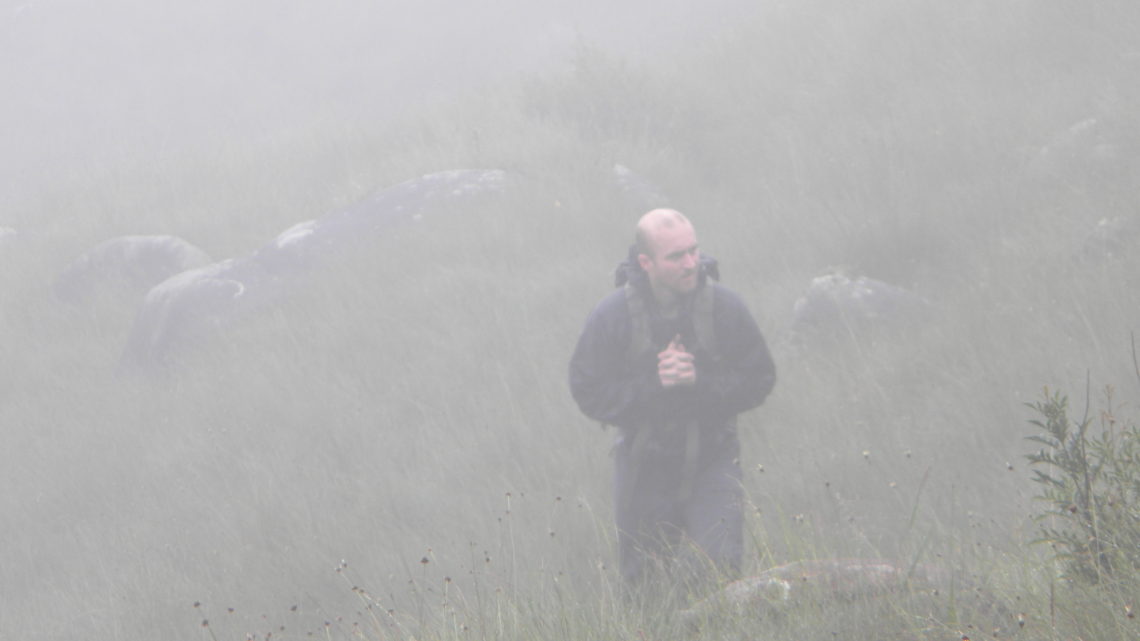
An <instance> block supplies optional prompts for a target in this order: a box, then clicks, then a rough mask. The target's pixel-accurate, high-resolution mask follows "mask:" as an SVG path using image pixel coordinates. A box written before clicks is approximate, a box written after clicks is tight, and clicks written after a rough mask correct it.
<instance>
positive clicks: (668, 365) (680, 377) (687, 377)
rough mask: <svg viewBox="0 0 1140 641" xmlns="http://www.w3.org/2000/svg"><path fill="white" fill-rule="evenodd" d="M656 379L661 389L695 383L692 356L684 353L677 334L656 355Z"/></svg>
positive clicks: (695, 373)
mask: <svg viewBox="0 0 1140 641" xmlns="http://www.w3.org/2000/svg"><path fill="white" fill-rule="evenodd" d="M657 377H658V378H659V379H660V380H661V386H662V387H666V388H668V387H678V386H690V385H694V384H696V382H697V369H696V366H695V365H694V364H693V355H692V354H690V353H689V352H687V351H685V346H684V345H682V344H681V335H680V334H678V335H677V336H675V337H674V338H673V340H671V341H669V345H668V346H667V347H666V348H665V349H664V350H662V351H661V352H659V353H658V354H657Z"/></svg>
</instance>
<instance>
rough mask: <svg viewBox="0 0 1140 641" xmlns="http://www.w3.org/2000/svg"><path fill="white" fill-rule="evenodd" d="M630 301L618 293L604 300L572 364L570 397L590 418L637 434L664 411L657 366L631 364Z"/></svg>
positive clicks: (587, 328) (584, 333)
mask: <svg viewBox="0 0 1140 641" xmlns="http://www.w3.org/2000/svg"><path fill="white" fill-rule="evenodd" d="M631 331H632V330H631V328H630V321H629V312H628V310H627V308H626V304H625V296H624V293H623V292H622V291H621V290H617V291H616V292H614V293H612V294H611V295H610V296H608V297H606V298H605V299H603V300H602V302H601V303H599V304H598V306H597V307H596V308H594V310H593V312H591V313H590V316H589V318H588V319H587V320H586V325H585V327H584V328H583V330H582V334H581V336H579V338H578V344H577V346H576V347H575V348H574V355H573V356H572V357H571V359H570V393H571V395H573V397H574V401H575V402H576V403H577V404H578V408H579V409H581V410H582V413H583V414H585V415H586V416H588V417H590V418H592V419H594V420H596V421H599V422H601V423H605V424H608V425H616V426H619V427H623V428H629V429H634V428H636V427H638V426H639V425H642V424H644V423H645V422H646V421H652V420H654V419H655V418H656V414H658V413H660V411H661V405H662V404H661V402H660V401H661V396H662V392H663V389H662V387H661V385H660V383H659V382H658V381H657V378H656V368H655V367H654V363H651V362H646V363H633V364H631V363H628V362H626V352H627V351H628V349H629V343H630V340H631Z"/></svg>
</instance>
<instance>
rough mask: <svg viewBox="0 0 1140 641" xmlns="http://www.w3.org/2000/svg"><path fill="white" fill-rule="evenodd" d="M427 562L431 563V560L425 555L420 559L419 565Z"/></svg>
mask: <svg viewBox="0 0 1140 641" xmlns="http://www.w3.org/2000/svg"><path fill="white" fill-rule="evenodd" d="M428 563H431V561H429V560H428V558H427V557H426V556H425V557H423V558H422V559H420V565H427V564H428Z"/></svg>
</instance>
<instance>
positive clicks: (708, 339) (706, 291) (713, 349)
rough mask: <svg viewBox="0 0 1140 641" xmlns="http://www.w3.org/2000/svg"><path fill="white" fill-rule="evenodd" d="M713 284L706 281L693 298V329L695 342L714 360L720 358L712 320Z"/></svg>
mask: <svg viewBox="0 0 1140 641" xmlns="http://www.w3.org/2000/svg"><path fill="white" fill-rule="evenodd" d="M714 298H715V296H714V292H713V284H712V283H711V282H710V283H706V284H705V286H704V287H701V288H700V289H698V290H697V295H696V298H695V299H694V300H693V331H694V332H696V334H697V343H699V344H700V346H701V347H702V348H703V349H704V351H705V353H706V354H708V355H709V356H710V357H711V358H713V359H714V360H720V345H719V344H718V342H717V338H716V326H715V323H714V321H713V307H714Z"/></svg>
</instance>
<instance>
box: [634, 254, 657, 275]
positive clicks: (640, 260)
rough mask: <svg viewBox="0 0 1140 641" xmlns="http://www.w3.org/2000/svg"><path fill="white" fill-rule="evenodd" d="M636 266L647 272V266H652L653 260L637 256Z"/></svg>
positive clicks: (644, 256)
mask: <svg viewBox="0 0 1140 641" xmlns="http://www.w3.org/2000/svg"><path fill="white" fill-rule="evenodd" d="M637 264H638V265H640V266H641V269H642V270H644V271H649V266H650V265H652V264H653V259H652V258H650V257H649V256H646V255H645V254H638V255H637Z"/></svg>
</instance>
